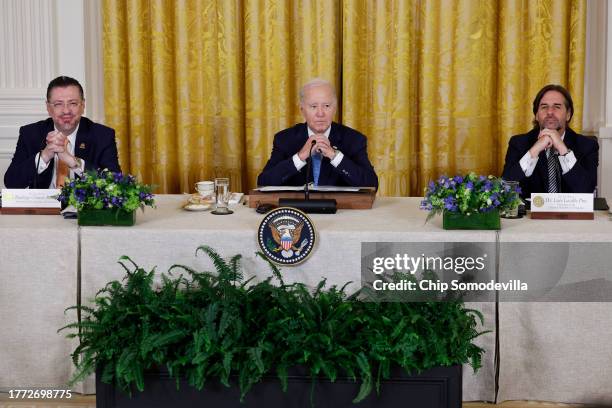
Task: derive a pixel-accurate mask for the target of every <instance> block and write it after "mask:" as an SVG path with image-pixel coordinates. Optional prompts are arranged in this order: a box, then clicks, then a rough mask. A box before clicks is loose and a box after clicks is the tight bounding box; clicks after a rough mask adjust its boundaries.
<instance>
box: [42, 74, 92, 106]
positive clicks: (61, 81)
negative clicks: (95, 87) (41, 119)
mask: <svg viewBox="0 0 612 408" xmlns="http://www.w3.org/2000/svg"><path fill="white" fill-rule="evenodd" d="M67 86H76V87H77V88H79V93H80V94H81V99H82V100H85V94H84V93H83V87H82V86H81V84H79V81H77V80H76V79H74V78H70V77H67V76H58V77H57V78H55V79H54V80H52V81H51V82H49V86H48V87H47V102H51V101H50V100H49V98H51V91H52V90H53V88H66V87H67Z"/></svg>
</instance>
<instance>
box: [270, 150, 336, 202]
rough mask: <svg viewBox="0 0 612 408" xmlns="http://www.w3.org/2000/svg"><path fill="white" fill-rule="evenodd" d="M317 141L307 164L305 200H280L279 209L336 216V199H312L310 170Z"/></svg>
mask: <svg viewBox="0 0 612 408" xmlns="http://www.w3.org/2000/svg"><path fill="white" fill-rule="evenodd" d="M316 143H317V142H316V141H314V140H313V141H312V143H311V144H310V154H309V155H308V162H307V164H306V166H307V167H306V184H305V185H304V198H303V199H301V198H279V199H278V206H279V207H293V208H296V209H298V210H300V211H303V212H305V213H316V214H335V213H336V211H337V210H338V209H337V205H338V204H337V202H336V199H335V198H331V199H330V198H315V199H310V190H309V189H308V179H309V178H310V168H311V166H312V165H311V163H312V148H313V147H314V145H315V144H316Z"/></svg>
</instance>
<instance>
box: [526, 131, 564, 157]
mask: <svg viewBox="0 0 612 408" xmlns="http://www.w3.org/2000/svg"><path fill="white" fill-rule="evenodd" d="M551 147H554V148H555V150H556V151H557V152H558V153H559V154H560V155H561V156H565V155H566V154H567V151H568V149H567V146H566V145H565V143H563V139H561V135H560V134H559V132H557V131H556V130H555V129H547V128H544V129H542V130H540V134H539V135H538V140H537V142H535V143H534V144H533V146H532V147H531V149H529V154H530V155H531V157H533V158H534V159H535V158H536V157H538V155H539V154H540V153H541V152H542V151H543V150H546V149H549V148H551Z"/></svg>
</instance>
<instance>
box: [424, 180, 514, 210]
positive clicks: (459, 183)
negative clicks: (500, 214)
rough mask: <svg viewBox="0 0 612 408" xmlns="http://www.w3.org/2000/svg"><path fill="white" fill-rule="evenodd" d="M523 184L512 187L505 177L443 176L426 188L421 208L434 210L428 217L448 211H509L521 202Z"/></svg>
mask: <svg viewBox="0 0 612 408" xmlns="http://www.w3.org/2000/svg"><path fill="white" fill-rule="evenodd" d="M520 193H521V189H520V187H518V186H516V187H511V186H510V185H509V184H505V183H504V182H503V181H502V179H500V178H497V177H494V176H490V175H489V176H477V175H476V174H475V173H469V174H468V175H466V176H455V177H446V176H442V177H440V178H439V179H438V180H437V181H435V182H433V181H430V182H429V185H428V186H427V188H426V189H425V198H424V200H423V201H421V209H422V210H427V211H430V213H429V216H428V217H427V220H429V219H430V218H432V217H433V216H434V215H436V214H439V213H442V212H443V211H444V210H446V211H449V212H452V213H460V214H464V215H470V214H472V213H487V212H490V211H492V210H495V209H498V210H502V211H504V210H509V209H512V208H514V207H516V206H517V205H518V204H519V202H520V198H519V194H520Z"/></svg>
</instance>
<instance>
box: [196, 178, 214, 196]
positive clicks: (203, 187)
mask: <svg viewBox="0 0 612 408" xmlns="http://www.w3.org/2000/svg"><path fill="white" fill-rule="evenodd" d="M195 188H196V191H197V192H198V193H200V195H201V196H202V197H206V198H209V197H210V198H212V197H214V195H215V183H214V182H213V181H208V180H206V181H198V182H197V183H195Z"/></svg>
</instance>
